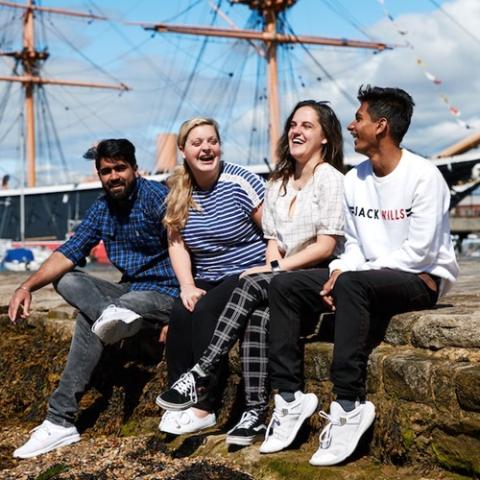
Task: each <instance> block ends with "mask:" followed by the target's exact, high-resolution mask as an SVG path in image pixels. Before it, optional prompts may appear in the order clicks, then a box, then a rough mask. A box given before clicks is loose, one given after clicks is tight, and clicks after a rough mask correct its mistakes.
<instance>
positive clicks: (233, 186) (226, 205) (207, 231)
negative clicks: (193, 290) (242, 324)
mask: <svg viewBox="0 0 480 480" xmlns="http://www.w3.org/2000/svg"><path fill="white" fill-rule="evenodd" d="M264 192H265V182H264V181H263V179H262V178H260V177H259V176H258V175H256V174H254V173H252V172H249V171H248V170H246V169H245V168H243V167H240V166H239V165H234V164H232V163H223V162H222V164H221V173H220V176H219V178H218V180H217V182H216V184H215V185H214V186H213V187H212V188H211V189H210V190H200V189H198V188H196V189H194V191H193V199H194V200H195V203H196V204H197V206H198V207H199V208H200V211H199V210H194V209H192V208H190V210H189V212H188V220H187V224H186V225H185V228H184V229H183V230H182V237H183V240H184V242H185V245H186V246H187V248H188V249H189V251H190V255H191V260H192V264H193V267H194V274H195V278H198V279H203V280H210V281H218V280H221V279H222V278H224V277H226V276H227V275H232V274H237V273H240V272H242V271H243V270H245V269H247V268H250V267H253V266H255V265H261V264H263V263H264V262H265V241H264V240H263V234H262V231H261V229H260V228H258V227H257V225H256V224H255V223H254V222H253V219H252V212H253V210H255V208H257V207H258V206H259V205H260V204H261V203H262V201H263V195H264Z"/></svg>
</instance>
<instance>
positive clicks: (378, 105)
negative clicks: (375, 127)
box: [357, 85, 415, 145]
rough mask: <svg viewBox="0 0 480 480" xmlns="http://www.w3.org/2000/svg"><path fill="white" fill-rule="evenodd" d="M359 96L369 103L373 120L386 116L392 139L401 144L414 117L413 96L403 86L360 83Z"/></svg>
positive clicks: (362, 100)
mask: <svg viewBox="0 0 480 480" xmlns="http://www.w3.org/2000/svg"><path fill="white" fill-rule="evenodd" d="M357 98H358V100H359V101H360V102H367V103H368V109H367V110H368V113H369V114H370V116H371V117H372V119H373V120H378V119H379V118H382V117H383V118H386V119H387V122H388V125H389V127H390V135H391V137H392V139H393V140H394V141H395V142H396V143H397V144H398V145H400V142H401V141H402V139H403V137H404V135H405V134H406V133H407V130H408V127H409V126H410V121H411V119H412V114H413V107H414V105H415V103H414V101H413V98H412V97H411V96H410V95H409V94H408V93H407V92H406V91H405V90H402V89H401V88H391V87H372V86H370V85H366V86H365V87H364V86H363V85H360V88H359V89H358V95H357Z"/></svg>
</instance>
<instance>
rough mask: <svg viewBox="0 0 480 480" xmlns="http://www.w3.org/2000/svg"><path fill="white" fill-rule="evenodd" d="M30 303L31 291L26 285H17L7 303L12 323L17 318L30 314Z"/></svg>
mask: <svg viewBox="0 0 480 480" xmlns="http://www.w3.org/2000/svg"><path fill="white" fill-rule="evenodd" d="M31 303H32V293H31V292H30V290H28V289H27V288H26V287H19V288H17V289H16V290H15V293H14V294H13V295H12V298H11V299H10V303H9V304H8V317H9V318H10V320H11V321H12V322H13V323H16V322H17V320H18V318H27V317H28V316H29V315H30V304H31Z"/></svg>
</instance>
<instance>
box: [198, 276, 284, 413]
mask: <svg viewBox="0 0 480 480" xmlns="http://www.w3.org/2000/svg"><path fill="white" fill-rule="evenodd" d="M274 275H275V273H270V272H269V273H255V274H253V275H247V276H246V277H244V278H242V279H241V280H240V283H239V285H238V286H237V287H236V288H235V289H234V290H233V292H232V294H231V295H230V299H229V300H228V302H227V304H226V305H225V308H224V309H223V312H222V314H221V315H220V317H219V319H218V322H217V326H216V328H215V331H214V332H213V335H212V339H211V341H210V344H209V346H208V347H207V349H206V350H205V352H204V354H203V355H202V357H201V358H200V360H199V361H198V364H199V365H200V367H201V368H202V370H203V371H204V372H206V373H209V374H212V373H213V372H214V371H215V370H216V368H217V367H218V365H219V363H220V362H221V360H222V359H223V358H225V356H226V355H227V354H228V351H229V350H230V348H231V347H232V346H233V344H234V343H235V341H236V340H237V339H238V338H239V336H240V335H241V333H242V330H243V329H245V331H244V335H243V339H242V340H241V350H240V355H241V366H242V373H243V378H244V382H245V399H246V406H247V408H248V409H251V408H252V409H253V408H254V409H258V410H263V409H265V408H266V406H267V376H268V322H269V318H270V309H269V306H268V286H269V284H270V282H271V280H272V278H273V276H274Z"/></svg>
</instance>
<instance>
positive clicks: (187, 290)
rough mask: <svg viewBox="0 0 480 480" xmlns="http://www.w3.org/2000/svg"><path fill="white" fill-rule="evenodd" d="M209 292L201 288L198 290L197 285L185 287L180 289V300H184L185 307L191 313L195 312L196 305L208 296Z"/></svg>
mask: <svg viewBox="0 0 480 480" xmlns="http://www.w3.org/2000/svg"><path fill="white" fill-rule="evenodd" d="M206 293H207V292H206V291H205V290H203V289H201V288H197V287H196V286H195V284H188V285H184V286H183V287H181V288H180V298H181V300H182V303H183V306H184V307H185V308H186V309H187V310H188V311H189V312H193V309H194V308H195V305H196V303H197V302H198V301H199V300H200V299H201V298H202V297H203V296H204V295H205V294H206Z"/></svg>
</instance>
